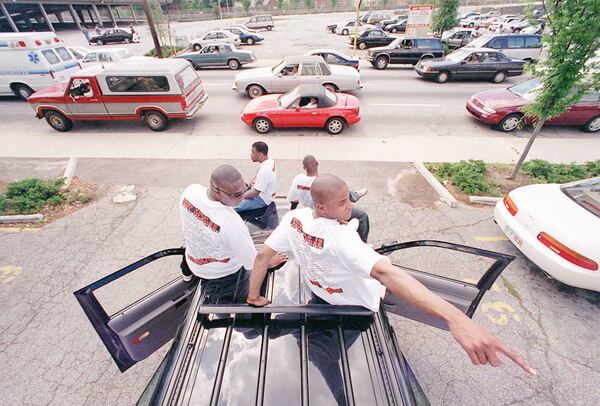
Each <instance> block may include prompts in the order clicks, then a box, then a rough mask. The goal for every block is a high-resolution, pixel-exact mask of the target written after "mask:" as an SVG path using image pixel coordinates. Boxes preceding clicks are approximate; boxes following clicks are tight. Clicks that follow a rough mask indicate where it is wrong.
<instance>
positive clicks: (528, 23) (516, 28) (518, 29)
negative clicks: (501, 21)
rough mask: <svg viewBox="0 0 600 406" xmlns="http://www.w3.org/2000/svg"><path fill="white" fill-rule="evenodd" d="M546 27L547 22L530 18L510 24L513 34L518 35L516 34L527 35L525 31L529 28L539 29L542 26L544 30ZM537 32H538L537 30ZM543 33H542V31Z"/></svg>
mask: <svg viewBox="0 0 600 406" xmlns="http://www.w3.org/2000/svg"><path fill="white" fill-rule="evenodd" d="M544 25H545V21H544V20H535V19H534V20H532V19H529V18H525V19H523V20H521V21H520V22H519V23H511V24H509V28H510V30H511V31H512V32H514V33H516V34H521V33H523V34H527V33H526V32H525V33H524V32H523V30H524V29H526V28H529V27H532V26H533V27H538V26H541V27H542V29H543V28H544ZM536 31H537V30H536ZM540 33H541V31H540ZM533 34H536V32H534V33H533Z"/></svg>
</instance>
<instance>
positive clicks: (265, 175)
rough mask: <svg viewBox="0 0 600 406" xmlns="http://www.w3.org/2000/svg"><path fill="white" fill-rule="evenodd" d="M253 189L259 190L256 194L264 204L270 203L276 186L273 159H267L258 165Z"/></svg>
mask: <svg viewBox="0 0 600 406" xmlns="http://www.w3.org/2000/svg"><path fill="white" fill-rule="evenodd" d="M252 187H254V189H256V190H258V191H260V194H259V195H258V196H259V197H260V198H261V199H263V201H264V202H265V203H266V204H271V202H272V201H273V197H274V196H275V192H276V190H275V189H276V188H277V175H275V161H273V160H272V159H271V158H269V159H267V160H266V161H264V162H263V163H261V164H260V166H259V167H258V172H256V180H255V181H254V185H252Z"/></svg>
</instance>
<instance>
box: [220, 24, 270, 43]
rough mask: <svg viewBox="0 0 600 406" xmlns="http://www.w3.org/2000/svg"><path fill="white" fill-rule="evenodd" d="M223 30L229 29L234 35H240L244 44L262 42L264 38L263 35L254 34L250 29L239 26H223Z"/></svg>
mask: <svg viewBox="0 0 600 406" xmlns="http://www.w3.org/2000/svg"><path fill="white" fill-rule="evenodd" d="M223 30H225V31H229V32H230V33H232V34H233V35H239V37H240V41H241V42H242V44H247V45H254V44H256V43H257V42H260V41H262V40H263V39H264V38H263V37H261V36H260V35H258V34H253V33H251V32H249V31H245V30H243V29H241V28H239V27H227V28H223Z"/></svg>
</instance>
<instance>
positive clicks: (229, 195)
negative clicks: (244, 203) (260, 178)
mask: <svg viewBox="0 0 600 406" xmlns="http://www.w3.org/2000/svg"><path fill="white" fill-rule="evenodd" d="M244 185H246V187H245V188H244V190H242V191H241V192H236V193H227V192H226V191H224V190H223V189H219V188H218V187H216V186H215V185H214V184H213V183H212V182H210V187H211V188H213V189H214V190H216V191H217V192H220V193H223V194H224V195H225V196H227V197H230V198H232V199H238V198H240V197H242V196H243V195H244V193H246V192H247V191H249V190H250V185H248V184H247V183H244Z"/></svg>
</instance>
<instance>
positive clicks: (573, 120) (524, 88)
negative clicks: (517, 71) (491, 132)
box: [467, 78, 600, 133]
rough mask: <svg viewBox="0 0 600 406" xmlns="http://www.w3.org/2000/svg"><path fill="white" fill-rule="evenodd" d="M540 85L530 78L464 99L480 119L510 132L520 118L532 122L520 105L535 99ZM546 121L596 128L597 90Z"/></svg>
mask: <svg viewBox="0 0 600 406" xmlns="http://www.w3.org/2000/svg"><path fill="white" fill-rule="evenodd" d="M540 84H541V81H540V79H539V78H534V79H531V80H528V81H526V82H522V83H519V84H518V85H514V86H511V87H509V88H507V89H498V90H487V91H485V92H479V93H476V94H474V95H473V96H471V98H470V99H469V100H468V101H467V110H468V111H469V113H471V114H472V115H474V116H475V117H476V118H477V119H479V120H480V121H482V122H484V123H487V124H492V125H494V126H495V128H496V129H498V130H500V131H504V132H509V131H513V130H515V129H516V128H517V127H519V125H520V124H522V122H523V121H524V122H525V123H526V124H531V123H532V121H533V120H532V118H530V117H524V114H523V113H522V112H521V108H522V107H523V106H525V105H527V104H528V103H531V102H532V101H533V100H534V99H535V96H536V92H537V89H539V87H540ZM546 123H547V124H558V125H576V126H580V127H581V128H582V129H583V131H586V132H589V133H593V132H596V131H600V93H598V92H592V93H587V94H585V95H584V96H583V97H582V98H581V100H579V101H578V102H577V103H575V104H573V105H571V106H570V107H569V108H567V110H566V111H565V112H564V113H562V114H560V115H558V116H556V117H554V118H552V119H550V120H547V121H546Z"/></svg>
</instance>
